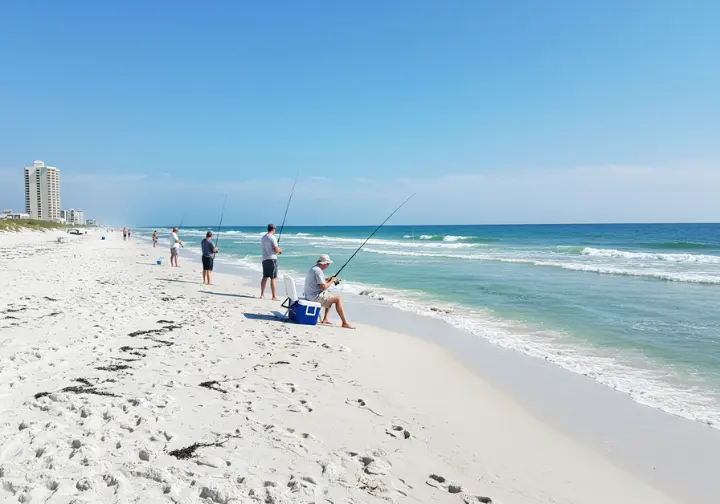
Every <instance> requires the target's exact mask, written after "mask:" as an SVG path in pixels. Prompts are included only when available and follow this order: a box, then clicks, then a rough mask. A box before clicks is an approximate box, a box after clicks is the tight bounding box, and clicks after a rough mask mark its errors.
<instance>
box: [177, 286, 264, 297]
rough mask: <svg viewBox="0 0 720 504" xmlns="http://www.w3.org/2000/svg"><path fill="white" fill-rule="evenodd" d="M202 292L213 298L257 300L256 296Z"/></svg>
mask: <svg viewBox="0 0 720 504" xmlns="http://www.w3.org/2000/svg"><path fill="white" fill-rule="evenodd" d="M188 283H189V282H188ZM200 292H201V293H203V294H212V295H213V296H227V297H238V298H245V299H257V298H256V297H254V296H246V295H244V294H227V293H225V292H211V291H200Z"/></svg>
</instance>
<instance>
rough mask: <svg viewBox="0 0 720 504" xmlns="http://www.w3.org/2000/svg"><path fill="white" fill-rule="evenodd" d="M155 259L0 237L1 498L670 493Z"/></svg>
mask: <svg viewBox="0 0 720 504" xmlns="http://www.w3.org/2000/svg"><path fill="white" fill-rule="evenodd" d="M157 255H158V254H157V253H154V252H153V251H152V249H151V248H150V247H149V246H148V245H146V244H144V243H140V242H133V243H123V242H122V239H121V238H119V237H118V235H117V234H115V235H111V236H110V237H109V239H108V240H105V241H100V240H99V238H98V237H97V236H92V235H88V236H83V237H68V238H67V242H66V243H62V244H60V243H57V242H56V241H54V235H53V234H51V233H48V234H21V235H0V282H1V286H2V289H1V291H0V345H1V347H0V502H48V503H55V502H57V503H67V502H148V503H155V502H166V501H173V502H187V503H193V502H209V503H211V502H214V503H226V502H264V503H285V502H288V503H289V502H308V503H309V502H318V503H320V502H335V503H339V502H376V501H382V500H384V501H391V502H441V503H463V502H468V503H476V502H487V500H485V499H484V498H485V497H489V498H492V500H493V502H504V503H506V504H509V503H611V502H612V503H625V502H627V503H645V502H647V503H653V504H662V503H667V502H671V501H670V500H669V499H668V498H666V497H664V496H662V495H660V494H659V493H657V492H655V491H654V490H653V489H651V488H649V487H647V486H645V485H644V484H643V483H641V482H639V481H638V480H636V479H635V478H633V477H632V476H630V475H628V474H626V473H624V472H622V471H620V470H618V469H616V468H614V467H613V466H611V465H610V464H609V463H608V462H606V460H605V459H603V458H602V457H601V456H599V455H597V454H596V453H594V452H590V451H588V450H586V449H585V448H584V447H583V446H581V445H579V444H578V443H576V442H574V441H572V440H570V439H568V438H567V437H565V436H563V435H562V434H561V433H558V432H556V431H554V430H553V429H551V428H550V427H548V426H546V425H545V424H542V423H540V422H538V421H536V420H535V419H534V418H532V417H531V416H530V415H528V413H526V412H525V411H524V410H522V409H521V408H519V407H518V406H516V405H515V404H514V403H513V402H512V401H510V400H509V399H508V398H507V397H506V396H505V395H503V394H501V393H499V392H498V391H496V390H495V389H493V388H492V387H491V386H490V385H488V384H487V383H485V382H483V381H482V380H480V379H479V378H477V377H476V376H475V375H473V374H471V373H470V372H469V371H467V370H465V369H464V368H463V367H461V366H459V365H458V364H457V363H456V362H455V361H454V360H453V359H452V358H451V357H450V356H449V355H447V354H446V353H445V352H444V351H443V350H440V349H438V348H436V347H434V346H432V345H429V344H427V343H423V342H420V341H417V340H415V339H414V338H411V337H408V336H405V335H399V334H394V333H389V332H384V331H381V330H378V329H375V328H373V327H368V326H365V327H360V328H359V329H358V330H357V331H355V332H347V331H344V330H341V329H336V328H322V327H315V328H308V327H303V326H296V325H292V324H287V323H282V322H279V321H277V320H274V318H273V317H272V316H270V313H271V310H275V309H279V306H278V304H277V303H271V302H267V301H266V302H263V301H260V300H257V299H253V298H251V297H250V295H254V294H255V287H254V286H253V288H252V289H250V288H248V287H247V286H244V285H243V284H242V282H243V280H242V279H241V278H239V277H235V276H231V275H225V276H221V275H216V283H217V284H218V285H217V286H213V287H210V288H206V287H204V286H203V285H202V284H201V283H200V281H199V279H200V273H199V271H198V267H197V265H196V264H190V263H188V262H184V264H183V265H184V268H180V269H179V270H175V269H172V268H170V267H168V266H166V265H163V266H157V265H155V264H154V258H155V257H156V256H157ZM163 255H165V256H167V254H166V253H165V254H163ZM350 309H352V307H350Z"/></svg>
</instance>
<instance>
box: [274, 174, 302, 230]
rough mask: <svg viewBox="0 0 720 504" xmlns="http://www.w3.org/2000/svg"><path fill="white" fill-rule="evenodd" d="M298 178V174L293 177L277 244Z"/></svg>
mask: <svg viewBox="0 0 720 504" xmlns="http://www.w3.org/2000/svg"><path fill="white" fill-rule="evenodd" d="M299 177H300V172H298V174H297V175H296V176H295V182H293V186H292V189H291V190H290V197H289V198H288V202H287V206H286V207H285V215H284V216H283V220H282V225H281V226H280V233H279V234H278V239H277V242H278V244H279V243H280V238H282V233H283V228H284V227H285V219H287V214H288V210H290V202H291V201H292V197H293V194H295V185H296V184H297V181H298V178H299Z"/></svg>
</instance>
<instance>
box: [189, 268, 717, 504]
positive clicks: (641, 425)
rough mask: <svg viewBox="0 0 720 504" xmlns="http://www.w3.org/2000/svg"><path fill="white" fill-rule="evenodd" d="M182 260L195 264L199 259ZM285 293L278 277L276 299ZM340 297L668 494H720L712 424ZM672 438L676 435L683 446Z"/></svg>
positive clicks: (241, 272) (365, 319)
mask: <svg viewBox="0 0 720 504" xmlns="http://www.w3.org/2000/svg"><path fill="white" fill-rule="evenodd" d="M188 257H193V259H196V260H197V263H198V264H199V262H200V261H199V256H198V257H197V258H195V255H192V256H189V255H188ZM216 265H218V266H220V268H223V269H227V270H228V271H229V274H234V275H238V276H241V277H242V278H243V279H244V280H245V281H247V280H248V277H250V278H252V281H251V283H255V284H257V285H258V286H259V281H260V276H259V272H258V271H255V270H253V269H251V268H249V267H245V266H243V265H242V264H231V263H227V262H224V261H223V260H222V259H220V260H216ZM216 269H217V266H216ZM255 280H257V281H255ZM284 292H285V287H284V284H283V283H282V281H281V280H279V281H278V295H284ZM342 295H343V297H344V298H345V299H346V305H347V308H346V309H348V316H349V317H351V320H357V321H359V322H361V323H364V324H371V325H373V326H375V327H378V328H381V329H384V330H389V331H393V332H397V333H401V334H405V335H407V336H409V337H411V338H415V339H420V340H422V341H425V342H428V343H430V344H432V345H434V346H436V347H437V348H438V349H439V350H441V351H448V352H450V354H451V356H452V358H453V359H454V360H455V361H456V362H457V363H458V364H459V365H462V366H464V367H466V368H467V369H469V370H470V371H472V372H473V373H474V374H475V375H477V376H479V377H480V378H482V379H483V380H485V381H487V382H489V383H491V384H492V385H493V386H494V387H497V388H499V389H501V390H503V391H504V392H505V393H507V394H509V396H510V397H511V398H512V400H513V401H515V402H517V403H518V404H520V405H522V406H523V407H524V408H525V409H526V410H527V411H529V412H530V413H532V414H533V416H535V417H536V418H538V419H540V420H541V421H543V422H546V423H548V424H550V425H552V426H553V427H555V428H558V429H560V430H561V431H562V432H564V433H568V434H569V435H571V436H572V437H573V438H575V439H578V440H580V441H581V442H582V443H583V444H585V445H587V446H589V447H590V448H591V449H593V450H595V451H597V452H598V453H602V454H603V456H606V457H608V458H609V459H610V460H611V461H612V462H613V463H614V464H616V465H617V466H619V467H621V468H623V469H625V470H628V471H630V472H632V473H633V474H636V475H638V477H640V478H642V479H643V480H645V481H648V482H650V483H651V484H653V485H654V486H656V487H657V488H660V489H662V490H664V491H666V492H667V493H668V494H670V495H674V496H675V497H677V498H679V499H681V500H682V499H688V498H689V499H691V502H697V503H707V504H711V503H714V502H715V499H716V496H717V495H718V493H720V482H716V481H715V478H714V470H713V468H714V467H720V430H718V429H717V427H716V426H711V425H706V424H705V423H703V422H701V421H698V420H696V419H692V418H688V417H684V416H681V415H678V414H673V413H671V412H668V411H665V410H662V409H660V408H658V407H655V406H651V405H646V404H642V403H640V402H637V401H636V400H635V398H634V397H632V396H631V395H630V394H628V393H626V392H625V391H621V390H616V389H614V388H611V387H609V386H608V385H607V384H605V383H603V382H600V381H597V380H595V379H593V378H590V377H588V376H586V375H583V374H579V373H576V372H573V371H571V370H569V369H566V368H564V367H561V366H558V365H557V364H555V363H553V362H551V361H546V360H543V359H541V358H538V357H536V356H533V355H530V354H528V353H523V352H519V351H517V350H516V349H513V348H508V347H504V346H499V345H497V344H495V343H493V342H491V341H489V340H486V339H484V338H482V337H479V336H477V335H475V334H472V333H470V332H468V331H465V330H463V329H461V328H458V327H456V326H454V325H452V324H451V323H449V322H448V321H446V320H444V319H443V318H441V317H436V316H430V317H428V316H426V315H422V314H419V313H415V312H411V311H408V310H403V309H401V308H399V307H396V306H394V305H391V304H386V303H383V302H382V301H379V300H377V299H374V298H372V297H368V296H362V295H359V294H356V293H345V292H343V293H342ZM281 297H282V296H281ZM439 335H441V336H439ZM678 438H682V443H683V446H682V447H680V446H678V442H677V439H678Z"/></svg>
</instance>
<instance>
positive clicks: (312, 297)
mask: <svg viewBox="0 0 720 504" xmlns="http://www.w3.org/2000/svg"><path fill="white" fill-rule="evenodd" d="M331 264H332V260H331V259H330V256H329V255H327V254H322V255H321V256H320V258H319V259H318V260H317V263H315V266H313V267H312V268H310V271H309V272H308V274H307V276H306V277H305V291H304V294H305V299H307V300H308V301H317V302H318V303H320V305H321V306H322V307H323V308H325V316H324V317H323V319H322V322H320V323H321V324H327V325H332V322H330V308H332V307H333V305H334V306H335V310H336V311H337V312H338V315H340V320H342V326H343V327H344V328H345V329H355V328H354V327H353V326H351V325H350V322H348V320H347V317H345V307H344V305H343V300H342V297H340V296H333V295H332V293H331V292H330V290H329V289H330V287H332V286H333V285H335V283H336V281H337V280H338V279H337V278H336V277H334V276H332V277H330V278H328V279H326V278H325V270H326V269H328V266H330V265H331Z"/></svg>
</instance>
